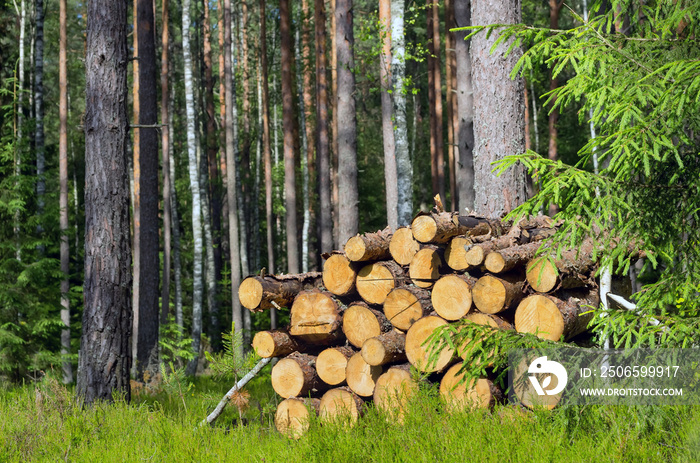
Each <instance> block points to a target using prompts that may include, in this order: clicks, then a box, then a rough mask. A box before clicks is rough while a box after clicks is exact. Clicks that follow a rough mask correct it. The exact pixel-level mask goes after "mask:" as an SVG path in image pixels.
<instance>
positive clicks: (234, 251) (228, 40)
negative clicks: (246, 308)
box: [223, 0, 274, 359]
mask: <svg viewBox="0 0 700 463" xmlns="http://www.w3.org/2000/svg"><path fill="white" fill-rule="evenodd" d="M262 3H263V4H264V0H262ZM263 11H264V9H263ZM231 23H232V12H231V0H224V50H223V51H224V76H226V83H225V93H226V101H225V104H226V165H227V166H228V169H227V170H226V197H227V199H228V233H229V249H230V258H231V320H232V321H233V324H234V330H235V332H236V333H237V334H241V333H242V330H243V316H242V312H241V305H240V301H239V300H238V297H236V296H237V295H236V291H237V289H238V286H239V285H240V282H241V267H240V254H239V250H238V217H237V216H236V205H237V204H238V203H237V201H236V172H235V166H236V163H235V160H234V155H235V149H236V145H235V143H236V140H235V137H234V125H235V124H236V120H235V119H234V117H233V106H234V105H235V95H234V91H233V79H234V74H233V56H232V49H231V47H232V31H231V27H232V26H231ZM273 328H274V327H273ZM235 355H236V356H238V358H239V359H240V358H242V357H243V346H238V350H237V352H235Z"/></svg>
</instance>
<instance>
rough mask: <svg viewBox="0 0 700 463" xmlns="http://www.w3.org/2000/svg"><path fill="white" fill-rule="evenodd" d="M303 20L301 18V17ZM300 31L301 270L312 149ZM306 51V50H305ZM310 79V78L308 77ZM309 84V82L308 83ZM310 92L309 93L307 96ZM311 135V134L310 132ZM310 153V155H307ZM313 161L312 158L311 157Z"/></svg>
mask: <svg viewBox="0 0 700 463" xmlns="http://www.w3.org/2000/svg"><path fill="white" fill-rule="evenodd" d="M302 20H303V18H302ZM300 35H301V34H300V33H299V29H298V28H297V30H296V32H295V34H294V60H295V62H296V70H297V74H296V79H297V97H298V98H299V124H300V125H301V129H300V133H301V156H300V157H299V160H300V164H301V210H302V212H303V219H302V225H301V271H302V272H308V271H309V238H310V236H309V230H311V198H310V196H311V195H310V180H311V179H310V177H309V161H310V160H309V157H311V158H313V150H312V151H311V152H309V149H310V145H309V140H310V138H309V136H308V130H307V127H308V126H309V124H310V123H311V121H310V120H309V119H308V118H307V108H306V104H307V101H305V98H306V93H305V91H304V83H303V81H304V79H307V76H306V73H305V71H304V69H305V62H304V61H302V58H301V44H300ZM307 51H308V50H307ZM309 80H310V79H309ZM309 85H310V83H309ZM310 97H311V94H309V98H310ZM312 136H313V134H312ZM309 154H310V156H309ZM311 161H313V159H311Z"/></svg>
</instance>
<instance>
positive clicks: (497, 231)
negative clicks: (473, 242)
mask: <svg viewBox="0 0 700 463" xmlns="http://www.w3.org/2000/svg"><path fill="white" fill-rule="evenodd" d="M453 220H455V221H456V222H457V224H458V225H459V226H460V227H463V228H466V229H467V230H468V232H467V234H468V235H469V236H479V235H489V236H501V235H503V234H505V233H506V232H507V231H508V229H509V228H510V226H509V225H508V224H504V223H502V222H501V221H500V220H499V219H487V218H485V217H479V216H475V215H460V216H456V217H454V218H453Z"/></svg>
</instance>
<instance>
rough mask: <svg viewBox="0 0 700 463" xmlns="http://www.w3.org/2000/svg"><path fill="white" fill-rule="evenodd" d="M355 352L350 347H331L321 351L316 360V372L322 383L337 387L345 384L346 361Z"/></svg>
mask: <svg viewBox="0 0 700 463" xmlns="http://www.w3.org/2000/svg"><path fill="white" fill-rule="evenodd" d="M355 353H357V351H356V350H355V349H353V348H352V347H350V346H341V347H331V348H328V349H325V350H323V351H321V353H320V354H318V358H317V359H316V371H317V372H318V376H319V378H321V380H323V382H324V383H326V384H329V385H331V386H339V385H341V384H343V383H345V379H346V377H345V368H346V367H347V366H348V360H349V359H350V357H352V356H353V355H355Z"/></svg>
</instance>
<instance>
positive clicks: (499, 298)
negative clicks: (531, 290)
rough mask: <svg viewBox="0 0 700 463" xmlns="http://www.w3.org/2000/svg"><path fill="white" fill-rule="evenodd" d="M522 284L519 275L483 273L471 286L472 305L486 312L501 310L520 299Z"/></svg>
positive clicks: (523, 283)
mask: <svg viewBox="0 0 700 463" xmlns="http://www.w3.org/2000/svg"><path fill="white" fill-rule="evenodd" d="M524 286H525V282H524V281H522V279H521V277H520V276H519V275H501V276H500V277H497V276H494V275H484V276H483V277H481V278H479V280H477V282H476V284H475V285H474V287H473V288H472V298H473V299H474V305H476V308H477V309H479V310H480V311H481V312H483V313H487V314H495V313H499V312H503V311H504V310H507V309H509V308H511V307H514V306H515V304H517V303H518V302H520V301H521V300H522V298H523V297H524V293H523V288H524Z"/></svg>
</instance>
